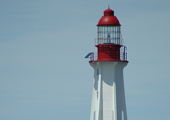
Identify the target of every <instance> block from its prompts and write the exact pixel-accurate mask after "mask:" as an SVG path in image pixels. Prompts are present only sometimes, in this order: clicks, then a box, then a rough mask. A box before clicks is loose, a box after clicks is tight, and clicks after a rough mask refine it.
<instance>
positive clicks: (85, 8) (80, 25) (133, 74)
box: [0, 0, 170, 120]
mask: <svg viewBox="0 0 170 120" xmlns="http://www.w3.org/2000/svg"><path fill="white" fill-rule="evenodd" d="M108 4H109V5H110V8H111V9H113V10H114V11H115V16H117V18H118V19H119V21H120V24H121V25H122V26H121V29H122V36H123V39H124V42H125V44H126V46H127V48H128V51H127V52H128V60H129V64H128V65H127V66H126V68H125V69H124V81H125V93H126V106H127V113H128V119H129V120H170V87H169V85H170V47H169V46H170V23H169V22H170V1H169V0H149V1H148V0H142V1H141V0H140V1H139V0H138V1H137V0H122V1H120V0H119V1H118V0H117V1H116V0H84V1H82V0H0V120H68V119H69V120H89V119H90V110H91V100H92V86H93V69H92V68H91V67H90V65H89V63H88V59H85V58H84V56H85V55H86V54H87V53H89V52H93V51H96V48H95V47H94V39H95V38H96V37H97V27H96V24H97V23H98V21H99V19H100V18H101V16H103V11H104V10H106V9H107V8H108Z"/></svg>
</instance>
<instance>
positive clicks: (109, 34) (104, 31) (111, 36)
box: [97, 25, 121, 45]
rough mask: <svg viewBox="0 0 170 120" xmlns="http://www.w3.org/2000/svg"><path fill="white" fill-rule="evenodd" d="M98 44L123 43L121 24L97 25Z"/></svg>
mask: <svg viewBox="0 0 170 120" xmlns="http://www.w3.org/2000/svg"><path fill="white" fill-rule="evenodd" d="M97 36H98V37H97V43H98V44H119V45H120V44H121V28H120V26H111V25H104V26H98V27H97Z"/></svg>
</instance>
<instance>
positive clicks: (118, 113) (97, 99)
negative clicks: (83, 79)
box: [90, 61, 127, 120]
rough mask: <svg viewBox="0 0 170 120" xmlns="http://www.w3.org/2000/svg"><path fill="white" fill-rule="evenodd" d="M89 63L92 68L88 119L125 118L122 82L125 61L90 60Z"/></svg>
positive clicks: (117, 119)
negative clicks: (91, 89)
mask: <svg viewBox="0 0 170 120" xmlns="http://www.w3.org/2000/svg"><path fill="white" fill-rule="evenodd" d="M90 65H91V66H92V67H93V69H94V80H93V95H92V106H91V107H92V108H91V117H90V120H127V113H126V104H125V92H124V82H123V68H124V67H125V66H126V65H127V62H116V61H114V62H113V61H111V62H110V61H108V62H90ZM122 116H123V118H122Z"/></svg>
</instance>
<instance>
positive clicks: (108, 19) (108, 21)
mask: <svg viewBox="0 0 170 120" xmlns="http://www.w3.org/2000/svg"><path fill="white" fill-rule="evenodd" d="M100 25H113V26H120V23H119V20H118V19H117V18H116V16H114V11H113V10H111V9H110V8H108V9H107V10H105V11H104V16H103V17H102V18H101V19H100V20H99V22H98V25H97V26H100Z"/></svg>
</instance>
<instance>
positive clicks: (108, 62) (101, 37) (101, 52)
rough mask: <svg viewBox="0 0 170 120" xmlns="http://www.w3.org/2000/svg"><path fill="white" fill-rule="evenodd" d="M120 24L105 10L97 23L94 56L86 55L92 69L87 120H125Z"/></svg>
mask: <svg viewBox="0 0 170 120" xmlns="http://www.w3.org/2000/svg"><path fill="white" fill-rule="evenodd" d="M120 27H121V25H120V23H119V21H118V19H117V18H116V16H114V11H113V10H111V9H110V8H108V9H107V10H105V11H104V16H103V17H102V18H101V19H100V20H99V22H98V24H97V28H98V31H97V40H96V42H95V43H96V45H95V46H96V47H97V53H93V52H92V53H89V54H88V55H87V56H86V58H87V57H90V61H89V63H90V65H91V66H92V67H93V69H94V79H93V96H92V105H91V117H90V120H127V112H126V103H125V90H124V80H123V68H124V67H125V66H126V65H127V63H128V61H127V53H126V51H125V49H126V48H125V46H123V44H122V41H121V30H120Z"/></svg>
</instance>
